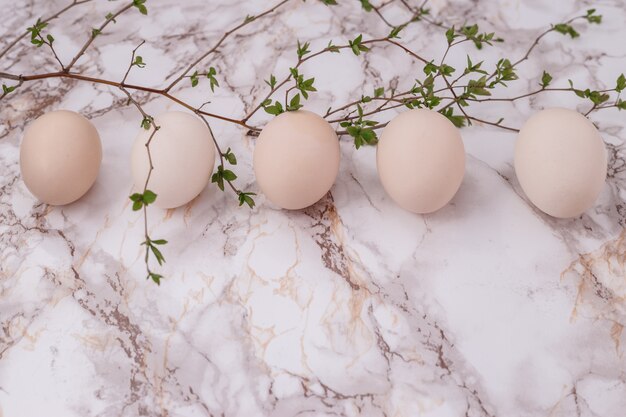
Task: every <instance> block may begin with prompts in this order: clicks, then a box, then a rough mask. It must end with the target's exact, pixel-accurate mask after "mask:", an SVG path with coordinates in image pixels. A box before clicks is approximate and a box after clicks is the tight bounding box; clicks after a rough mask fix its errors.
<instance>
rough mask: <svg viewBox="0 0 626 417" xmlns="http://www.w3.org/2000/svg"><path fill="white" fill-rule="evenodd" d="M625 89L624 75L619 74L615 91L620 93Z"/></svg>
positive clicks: (625, 79)
mask: <svg viewBox="0 0 626 417" xmlns="http://www.w3.org/2000/svg"><path fill="white" fill-rule="evenodd" d="M625 88H626V77H624V74H621V75H620V76H619V77H617V84H616V85H615V91H617V92H618V93H621V92H622V91H623V90H624V89H625Z"/></svg>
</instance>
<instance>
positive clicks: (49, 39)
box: [46, 34, 54, 45]
mask: <svg viewBox="0 0 626 417" xmlns="http://www.w3.org/2000/svg"><path fill="white" fill-rule="evenodd" d="M46 39H48V44H50V45H52V42H54V38H53V37H52V35H50V34H48V35H46Z"/></svg>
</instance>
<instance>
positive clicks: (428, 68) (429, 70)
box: [424, 61, 439, 75]
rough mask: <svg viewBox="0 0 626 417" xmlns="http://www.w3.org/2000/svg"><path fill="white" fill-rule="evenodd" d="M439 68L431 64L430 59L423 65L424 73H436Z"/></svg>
mask: <svg viewBox="0 0 626 417" xmlns="http://www.w3.org/2000/svg"><path fill="white" fill-rule="evenodd" d="M438 70H439V67H438V66H437V65H435V64H433V61H430V62H429V63H427V64H426V65H425V66H424V74H426V75H430V74H432V73H436V72H437V71H438Z"/></svg>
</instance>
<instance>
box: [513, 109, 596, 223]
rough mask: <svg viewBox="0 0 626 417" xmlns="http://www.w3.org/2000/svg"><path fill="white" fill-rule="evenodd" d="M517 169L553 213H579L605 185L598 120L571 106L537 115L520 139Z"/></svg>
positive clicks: (531, 194)
mask: <svg viewBox="0 0 626 417" xmlns="http://www.w3.org/2000/svg"><path fill="white" fill-rule="evenodd" d="M515 173H516V175H517V178H518V180H519V183H520V185H521V187H522V189H523V190H524V193H526V195H527V196H528V198H529V199H530V201H531V202H532V203H533V204H534V205H535V206H537V208H539V209H540V210H541V211H543V212H544V213H547V214H549V215H551V216H553V217H559V218H569V217H577V216H579V215H581V214H582V213H584V212H585V211H586V210H588V209H589V208H590V207H592V206H593V204H594V202H595V201H596V199H597V198H598V195H599V194H600V192H601V191H602V188H603V187H604V182H605V180H606V173H607V155H606V148H605V145H604V142H603V140H602V137H601V136H600V133H599V132H598V130H597V129H596V128H595V126H594V125H593V123H591V122H590V121H589V119H587V118H586V117H585V116H583V115H582V114H580V113H578V112H576V111H574V110H569V109H563V108H551V109H546V110H542V111H540V112H538V113H536V114H535V115H533V116H532V117H531V118H530V119H528V121H527V122H526V123H525V124H524V126H523V127H522V129H521V130H520V133H519V136H518V138H517V142H516V144H515Z"/></svg>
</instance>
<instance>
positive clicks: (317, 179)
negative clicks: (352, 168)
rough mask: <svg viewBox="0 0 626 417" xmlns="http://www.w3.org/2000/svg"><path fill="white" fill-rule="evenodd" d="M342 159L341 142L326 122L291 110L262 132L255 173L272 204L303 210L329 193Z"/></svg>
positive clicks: (256, 151)
mask: <svg viewBox="0 0 626 417" xmlns="http://www.w3.org/2000/svg"><path fill="white" fill-rule="evenodd" d="M339 159H340V156H339V139H338V138H337V134H336V133H335V131H334V130H333V128H332V127H331V126H330V124H328V122H326V120H324V119H323V118H322V117H320V116H318V115H317V114H315V113H312V112H310V111H306V110H298V111H290V112H286V113H282V114H280V115H278V116H277V117H275V118H274V119H273V120H272V121H270V122H269V123H268V124H267V125H266V126H265V128H264V129H263V130H262V131H261V134H260V135H259V137H258V139H257V141H256V146H255V148H254V156H253V163H254V173H255V176H256V180H257V183H258V185H259V188H260V189H261V191H263V193H264V194H265V196H266V197H267V198H268V199H269V200H270V201H271V202H272V203H274V204H276V205H277V206H279V207H282V208H285V209H292V210H295V209H302V208H305V207H308V206H310V205H312V204H314V203H316V202H317V201H318V200H319V199H321V198H322V197H323V196H324V195H325V194H326V193H327V192H328V191H329V190H330V188H331V187H332V185H333V183H334V182H335V179H336V178H337V173H338V172H339Z"/></svg>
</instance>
